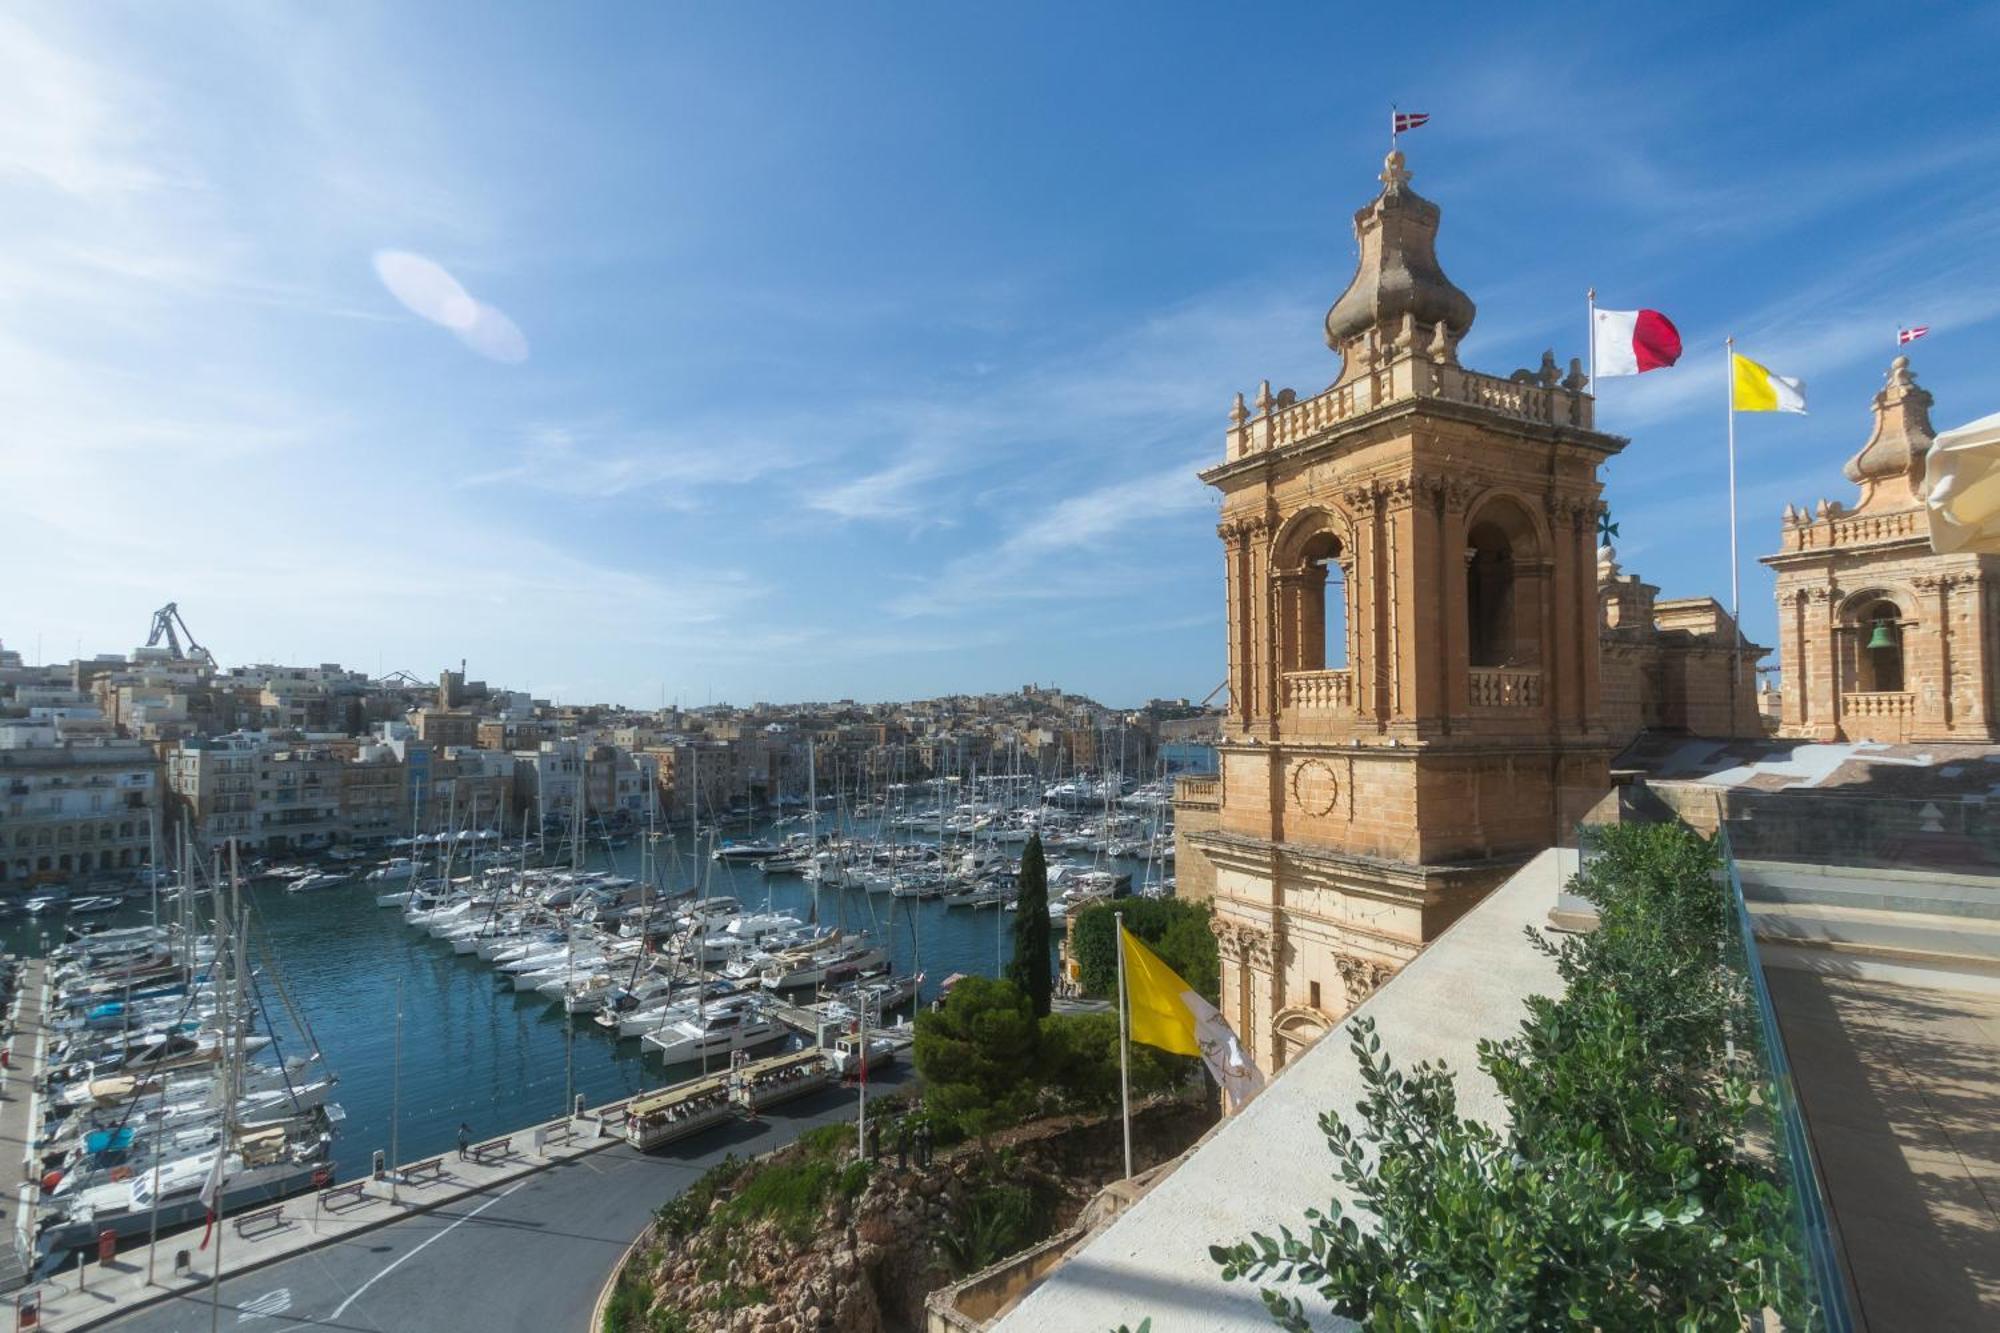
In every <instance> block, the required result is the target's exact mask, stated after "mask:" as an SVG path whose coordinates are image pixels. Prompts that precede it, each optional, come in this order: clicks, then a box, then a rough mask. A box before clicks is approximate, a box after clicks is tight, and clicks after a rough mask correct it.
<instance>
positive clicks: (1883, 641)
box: [1868, 620, 1896, 648]
mask: <svg viewBox="0 0 2000 1333" xmlns="http://www.w3.org/2000/svg"><path fill="white" fill-rule="evenodd" d="M1889 625H1890V622H1889V621H1886V620H1878V621H1876V622H1875V632H1874V633H1872V634H1870V635H1869V636H1868V646H1869V647H1870V648H1894V647H1895V646H1896V632H1895V631H1894V630H1893V629H1891V628H1890V627H1889Z"/></svg>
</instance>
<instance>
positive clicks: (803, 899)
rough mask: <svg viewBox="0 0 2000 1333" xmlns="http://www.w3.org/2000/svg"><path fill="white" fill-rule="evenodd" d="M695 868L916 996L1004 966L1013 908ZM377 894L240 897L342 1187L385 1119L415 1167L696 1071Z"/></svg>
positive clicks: (719, 866)
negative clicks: (515, 984)
mask: <svg viewBox="0 0 2000 1333" xmlns="http://www.w3.org/2000/svg"><path fill="white" fill-rule="evenodd" d="M683 843H685V838H683ZM638 859H639V853H638V851H637V849H636V847H626V848H622V849H617V850H611V849H603V848H600V850H599V851H598V852H596V853H595V854H594V855H593V856H592V857H591V864H592V866H593V867H605V868H614V869H616V870H618V871H619V872H620V873H623V874H628V875H636V874H637V873H638V870H639V865H638ZM663 860H665V862H666V863H665V864H664V865H663V868H662V876H661V877H662V879H663V881H664V882H665V884H666V886H667V888H668V890H669V891H672V890H673V889H675V888H677V887H680V888H685V887H687V886H689V885H691V884H692V883H693V882H694V872H695V869H696V867H695V865H694V864H693V862H692V860H691V858H689V857H688V856H687V855H686V853H685V852H684V853H683V854H682V856H681V857H680V859H679V861H678V863H676V862H674V861H673V860H672V859H671V858H663ZM1112 864H1113V866H1114V868H1116V869H1120V870H1128V871H1131V872H1133V883H1134V884H1135V885H1137V884H1139V883H1141V882H1142V881H1143V877H1144V867H1143V866H1142V865H1141V864H1140V863H1137V862H1130V861H1120V862H1115V863H1112ZM707 870H708V884H707V888H706V892H707V893H709V894H710V895H712V896H713V895H724V894H727V895H730V896H733V897H735V898H737V899H739V900H740V901H741V902H742V904H743V906H744V909H745V910H746V911H750V910H756V911H762V910H778V911H790V912H793V913H795V914H797V915H798V916H800V917H802V918H803V917H806V916H808V915H809V914H810V913H811V912H812V911H813V909H814V906H815V897H817V908H818V919H819V921H820V922H821V923H822V924H826V925H836V926H841V927H843V928H844V929H847V930H850V931H864V930H865V931H867V932H869V933H870V934H871V935H872V936H873V937H874V939H875V940H876V941H877V942H878V943H880V944H881V945H882V946H883V947H884V948H885V950H886V951H887V952H888V953H889V954H890V956H891V958H892V959H893V962H894V970H895V971H896V972H897V973H898V974H903V973H908V972H910V971H913V970H918V969H921V970H922V972H923V973H924V975H925V982H924V987H923V998H924V999H926V1000H927V999H930V998H932V997H934V996H935V995H936V994H937V992H938V988H939V985H940V983H941V982H942V981H943V980H944V979H945V978H946V977H947V976H949V975H951V974H952V973H955V972H963V973H972V974H979V975H984V976H992V975H994V974H995V973H996V972H997V971H998V970H999V969H1000V968H1001V967H1004V965H1005V963H1006V961H1007V959H1008V958H1009V957H1010V956H1011V953H1012V932H1013V924H1014V919H1015V915H1014V914H1013V913H1010V912H1001V911H997V910H995V909H990V908H989V909H984V910H974V909H971V908H965V907H955V908H954V907H947V906H945V905H944V904H942V903H940V902H936V901H930V902H921V903H920V902H916V901H914V900H911V899H897V898H892V897H890V896H888V895H883V894H877V895H870V894H867V893H863V892H861V891H860V890H856V889H827V890H823V891H819V892H818V893H817V894H815V890H814V888H813V886H812V885H811V884H810V883H808V882H807V881H806V880H804V879H802V878H799V877H798V876H795V875H783V874H780V875H769V876H767V875H765V874H764V873H763V872H762V871H761V870H759V869H757V868H756V867H754V866H748V865H731V864H727V863H711V864H710V865H709V866H708V867H707ZM385 887H400V886H384V885H377V884H368V883H364V882H361V881H359V880H357V881H354V882H350V883H348V884H345V885H342V886H340V887H338V888H332V889H326V890H323V891H320V892H315V893H302V894H293V893H287V892H286V891H285V889H284V887H283V886H282V885H281V884H275V883H268V882H266V883H258V884H256V885H253V886H251V887H249V888H248V889H246V896H247V897H248V899H249V900H250V902H251V904H252V907H253V909H254V912H255V923H256V924H255V931H256V934H257V935H258V936H260V937H261V938H262V939H263V941H264V942H265V946H266V947H267V949H268V952H269V956H270V958H271V960H272V961H273V962H274V963H275V965H276V967H277V969H278V970H279V972H280V974H281V975H282V978H283V981H284V984H285V987H286V989H287V990H288V991H289V992H290V995H291V998H292V1000H293V1002H294V1003H295V1004H296V1006H297V1008H298V1010H299V1011H300V1013H301V1016H302V1017H303V1019H304V1021H305V1023H306V1025H307V1026H308V1027H310V1029H311V1032H312V1036H313V1038H314V1040H315V1041H316V1043H317V1045H318V1047H319V1049H320V1050H321V1052H322V1053H323V1054H324V1056H325V1060H326V1064H327V1066H328V1067H329V1068H330V1069H331V1070H332V1071H333V1072H335V1073H336V1074H338V1075H339V1079H340V1084H339V1087H338V1089H337V1090H336V1091H335V1094H334V1100H337V1101H338V1102H339V1103H340V1105H341V1106H342V1107H343V1108H344V1109H345V1111H346V1113H347V1118H346V1121H345V1123H344V1124H343V1125H342V1126H341V1130H340V1137H339V1139H338V1141H337V1142H336V1144H335V1148H334V1161H335V1165H336V1168H337V1171H338V1174H339V1178H340V1179H343V1180H352V1179H355V1178H356V1177H357V1176H359V1175H362V1174H364V1173H365V1172H366V1171H367V1169H368V1166H369V1163H370V1159H371V1156H372V1154H373V1153H374V1152H375V1151H376V1150H377V1149H381V1150H383V1151H385V1152H386V1151H388V1150H389V1148H390V1145H391V1139H392V1134H391V1120H392V1118H393V1119H394V1121H395V1125H394V1135H393V1138H394V1142H395V1155H396V1157H397V1158H399V1159H400V1160H402V1161H406V1162H407V1161H414V1160H417V1159H419V1158H422V1157H427V1156H434V1155H436V1154H438V1153H442V1152H447V1151H450V1150H451V1149H452V1148H453V1145H454V1144H455V1142H456V1139H457V1133H458V1127H459V1125H460V1124H461V1123H463V1124H465V1125H467V1126H469V1128H470V1130H471V1133H472V1135H473V1136H474V1138H475V1139H483V1138H489V1137H493V1136H495V1135H499V1134H503V1133H507V1132H510V1131H512V1130H516V1129H519V1128H521V1127H523V1126H525V1125H529V1124H532V1123H535V1122H537V1121H541V1120H548V1119H553V1118H555V1117H557V1116H559V1115H561V1114H562V1112H563V1108H564V1105H565V1093H566V1090H567V1089H568V1088H570V1087H572V1086H573V1087H574V1091H575V1092H576V1093H578V1094H581V1095H582V1096H583V1097H584V1099H585V1101H586V1103H587V1104H589V1105H597V1104H600V1103H603V1102H607V1101H613V1100H616V1099H618V1098H620V1097H623V1096H625V1095H626V1094H629V1093H633V1092H637V1091H640V1090H642V1089H645V1088H653V1087H658V1086H660V1085H662V1084H663V1083H666V1082H668V1081H675V1080H679V1079H684V1078H688V1077H692V1076H693V1075H695V1074H697V1073H699V1072H701V1071H700V1068H699V1066H683V1067H679V1068H675V1069H666V1068H663V1067H662V1065H661V1064H660V1062H659V1060H658V1059H657V1058H656V1057H650V1056H647V1057H642V1055H641V1047H640V1043H639V1041H638V1040H637V1039H627V1040H624V1041H618V1040H615V1039H613V1038H610V1037H607V1036H606V1035H605V1034H604V1031H603V1029H601V1028H600V1027H599V1026H598V1025H597V1024H595V1023H592V1022H590V1021H589V1020H588V1019H587V1018H586V1019H580V1020H578V1021H577V1022H576V1023H575V1024H574V1025H572V1024H570V1023H569V1022H568V1020H567V1019H566V1017H565V1015H564V1013H563V1010H562V1007H561V1005H560V1004H557V1003H553V1002H551V1001H550V1000H549V999H548V997H546V996H543V995H539V994H536V993H534V992H532V991H530V992H516V991H513V990H511V989H509V988H507V987H506V986H505V985H503V984H502V982H501V981H500V980H499V979H498V976H497V974H496V973H495V971H494V969H493V968H492V967H491V965H489V964H487V963H485V962H482V961H480V960H479V959H478V958H477V957H476V956H474V955H472V954H463V955H454V954H453V953H452V951H451V946H450V945H449V944H448V943H445V942H443V941H439V940H434V939H432V938H430V936H429V935H427V934H425V933H423V932H422V931H420V930H417V929H415V928H413V927H411V926H409V925H406V924H405V923H404V921H403V919H402V914H401V912H400V911H396V910H392V909H388V908H379V907H377V906H375V894H376V893H377V892H378V891H380V890H381V889H383V888H385ZM767 905H768V906H767ZM161 912H162V914H163V917H164V916H165V915H167V914H168V913H170V912H171V907H170V906H169V905H167V904H164V903H163V904H162V907H161ZM149 919H150V907H149V905H148V902H147V900H146V899H145V898H144V897H138V898H134V899H132V900H130V901H129V902H128V903H127V905H126V906H125V907H124V908H122V909H121V910H119V911H117V912H110V913H103V914H99V915H95V916H92V917H90V918H88V920H90V921H91V922H92V923H94V924H101V925H103V926H107V927H108V926H124V925H137V924H141V923H143V922H145V921H147V920H149ZM63 926H64V917H63V916H62V915H61V914H60V913H59V912H55V913H50V914H47V915H44V916H41V917H22V916H14V917H10V918H8V919H7V921H6V923H5V926H4V930H0V939H4V942H5V945H6V947H7V948H8V949H10V950H12V951H14V952H17V953H23V954H33V953H40V952H42V951H43V941H44V937H47V938H48V939H49V940H50V941H56V940H60V938H61V932H62V929H63ZM1057 932H1058V933H1059V932H1060V925H1059V924H1058V926H1057ZM259 991H260V994H261V995H262V996H263V997H264V1000H265V1003H266V1004H267V1005H268V1006H269V1007H270V1008H271V1010H272V1011H273V1013H274V1014H277V1015H278V1017H277V1021H276V1022H275V1023H274V1024H273V1025H272V1026H273V1027H275V1029H276V1031H277V1033H278V1034H279V1038H280V1048H281V1051H282V1053H283V1054H286V1055H290V1054H295V1053H299V1052H297V1051H295V1050H294V1049H293V1044H294V1043H297V1042H299V1040H300V1039H299V1038H298V1037H297V1036H296V1035H295V1032H294V1029H293V1026H292V1024H291V1023H290V1022H289V1021H287V1020H286V1019H285V1018H284V1017H283V1015H282V1011H281V1009H280V1000H279V997H278V995H277V994H276V992H275V988H274V987H272V986H271V985H269V984H268V983H266V984H261V985H260V987H259ZM399 995H400V1003H401V1010H402V1021H401V1023H400V1041H399V1037H398V1028H399V1024H398V1022H397V1017H396V1015H397V1008H398V997H399ZM802 998H805V999H810V998H811V997H810V995H805V996H803V997H802ZM399 1046H400V1056H399V1055H398V1048H399ZM392 1109H393V1112H394V1113H393V1116H392Z"/></svg>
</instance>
